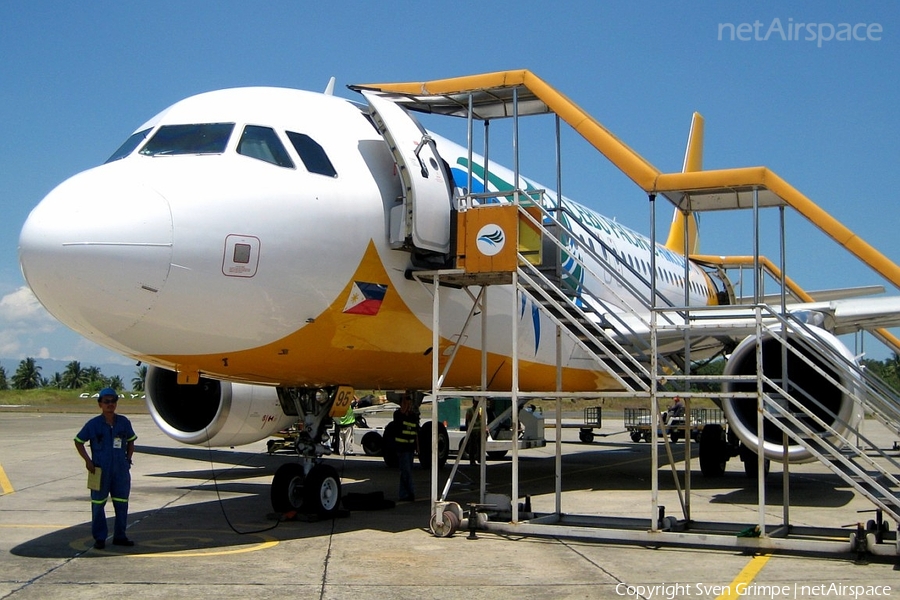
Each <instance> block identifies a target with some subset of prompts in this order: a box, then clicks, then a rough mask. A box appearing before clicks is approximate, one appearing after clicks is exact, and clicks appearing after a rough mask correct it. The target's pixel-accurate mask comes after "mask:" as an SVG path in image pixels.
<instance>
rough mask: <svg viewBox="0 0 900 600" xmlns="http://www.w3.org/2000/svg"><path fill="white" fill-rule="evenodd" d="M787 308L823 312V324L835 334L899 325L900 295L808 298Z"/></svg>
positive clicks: (793, 310) (793, 311) (796, 310)
mask: <svg viewBox="0 0 900 600" xmlns="http://www.w3.org/2000/svg"><path fill="white" fill-rule="evenodd" d="M788 309H789V310H790V311H791V312H792V313H796V312H798V311H810V312H816V313H820V314H822V315H824V316H825V322H824V323H823V324H822V327H824V328H825V329H827V330H828V331H830V332H832V333H833V334H835V335H843V334H845V333H853V332H855V331H856V330H858V329H873V328H878V327H898V326H900V297H896V296H886V297H883V298H855V299H852V300H851V299H846V300H832V301H830V302H807V303H804V304H800V305H796V306H789V307H788Z"/></svg>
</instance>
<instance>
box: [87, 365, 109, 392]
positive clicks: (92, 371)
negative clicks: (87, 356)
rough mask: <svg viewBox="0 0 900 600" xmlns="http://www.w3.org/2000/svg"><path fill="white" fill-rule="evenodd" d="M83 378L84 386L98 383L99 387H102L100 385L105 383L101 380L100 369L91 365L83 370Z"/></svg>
mask: <svg viewBox="0 0 900 600" xmlns="http://www.w3.org/2000/svg"><path fill="white" fill-rule="evenodd" d="M84 377H85V379H86V382H85V384H89V383H100V384H101V385H100V387H103V385H102V384H104V383H105V380H104V379H103V373H101V372H100V367H95V366H93V365H91V366H90V367H88V368H87V369H85V370H84Z"/></svg>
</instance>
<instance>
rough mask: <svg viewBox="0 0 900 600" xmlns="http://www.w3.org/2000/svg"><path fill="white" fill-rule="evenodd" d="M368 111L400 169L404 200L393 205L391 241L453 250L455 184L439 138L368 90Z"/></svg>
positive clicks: (400, 244) (442, 252)
mask: <svg viewBox="0 0 900 600" xmlns="http://www.w3.org/2000/svg"><path fill="white" fill-rule="evenodd" d="M362 94H363V95H364V96H365V97H366V100H367V101H368V103H369V114H370V115H371V116H372V119H373V120H374V121H375V124H376V126H377V127H378V130H379V131H380V132H381V135H382V136H383V137H384V141H385V142H386V143H387V145H388V147H389V148H390V149H391V154H392V155H393V157H394V161H396V163H397V167H398V168H399V170H400V173H399V174H400V179H401V181H402V183H403V202H402V204H399V205H397V206H395V207H393V208H392V209H391V219H390V221H391V245H392V246H393V247H395V248H401V247H403V246H405V245H407V240H409V242H410V243H411V244H412V246H413V247H415V248H418V249H420V250H427V251H431V252H437V253H440V254H446V253H448V252H449V251H450V201H451V196H450V194H451V192H450V190H451V187H450V184H449V182H448V181H447V177H448V175H447V173H445V172H444V167H443V161H442V160H441V157H440V155H439V154H438V152H437V147H436V146H435V143H434V140H432V139H431V137H430V136H429V135H428V134H427V133H426V131H425V129H423V128H422V126H421V125H420V124H419V122H418V121H416V119H415V118H413V116H412V115H410V114H409V113H408V112H406V110H405V109H403V108H402V107H400V106H398V105H397V104H395V103H394V102H391V101H390V100H388V99H386V98H384V97H382V96H379V95H378V94H375V93H373V92H368V91H363V92H362Z"/></svg>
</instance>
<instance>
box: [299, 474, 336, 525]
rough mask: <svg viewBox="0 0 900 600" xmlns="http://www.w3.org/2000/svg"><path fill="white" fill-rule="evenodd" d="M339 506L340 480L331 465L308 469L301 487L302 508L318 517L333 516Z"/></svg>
mask: <svg viewBox="0 0 900 600" xmlns="http://www.w3.org/2000/svg"><path fill="white" fill-rule="evenodd" d="M340 504H341V478H340V476H339V475H338V472H337V470H336V469H335V468H334V467H332V466H331V465H316V466H314V467H313V468H312V469H310V471H309V474H308V475H307V476H306V483H305V484H304V485H303V507H304V509H305V510H307V511H309V512H315V513H317V514H319V515H320V516H323V517H327V516H330V515H333V514H334V513H335V512H336V511H337V509H338V507H339V506H340Z"/></svg>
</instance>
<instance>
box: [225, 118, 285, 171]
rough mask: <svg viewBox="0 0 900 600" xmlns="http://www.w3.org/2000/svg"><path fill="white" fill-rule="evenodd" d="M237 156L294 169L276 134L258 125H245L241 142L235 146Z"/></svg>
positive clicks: (268, 128) (272, 130) (269, 128)
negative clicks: (240, 155)
mask: <svg viewBox="0 0 900 600" xmlns="http://www.w3.org/2000/svg"><path fill="white" fill-rule="evenodd" d="M237 151H238V154H243V155H244V156H249V157H251V158H258V159H259V160H264V161H266V162H267V163H272V164H273V165H278V166H279V167H286V168H288V169H293V168H294V161H292V160H291V157H290V156H288V153H287V150H285V149H284V144H282V143H281V140H280V139H278V134H277V133H275V130H274V129H272V128H271V127H260V126H258V125H247V126H246V127H244V133H243V134H241V141H240V142H238V146H237Z"/></svg>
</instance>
